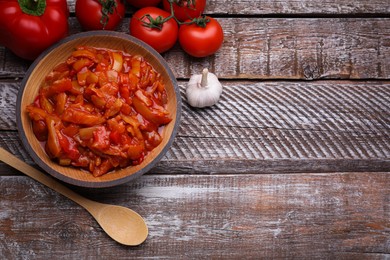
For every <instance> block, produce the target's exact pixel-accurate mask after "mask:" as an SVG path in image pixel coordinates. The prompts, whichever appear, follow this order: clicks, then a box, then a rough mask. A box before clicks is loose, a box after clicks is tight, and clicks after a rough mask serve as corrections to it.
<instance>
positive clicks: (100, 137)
mask: <svg viewBox="0 0 390 260" xmlns="http://www.w3.org/2000/svg"><path fill="white" fill-rule="evenodd" d="M92 147H93V148H95V149H98V150H105V149H107V148H108V147H110V138H109V133H108V132H107V130H106V128H105V127H104V126H99V127H96V128H95V130H94V131H93V143H92Z"/></svg>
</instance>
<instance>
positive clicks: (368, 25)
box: [0, 18, 390, 80]
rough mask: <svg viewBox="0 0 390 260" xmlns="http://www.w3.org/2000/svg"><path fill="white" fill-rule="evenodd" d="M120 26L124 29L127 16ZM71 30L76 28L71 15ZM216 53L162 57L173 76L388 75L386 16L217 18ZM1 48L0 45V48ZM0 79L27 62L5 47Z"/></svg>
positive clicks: (17, 73) (178, 52)
mask: <svg viewBox="0 0 390 260" xmlns="http://www.w3.org/2000/svg"><path fill="white" fill-rule="evenodd" d="M126 19H127V20H125V21H124V22H123V23H122V25H121V27H120V29H119V30H120V31H122V32H124V33H128V32H129V29H128V18H126ZM71 21H72V22H71V24H72V28H73V31H72V33H76V32H79V31H80V28H79V27H78V25H77V21H75V18H72V19H71ZM218 21H220V23H221V25H222V27H223V29H224V35H225V40H224V43H223V46H222V48H221V50H220V51H219V52H217V53H216V54H215V55H213V56H210V57H206V58H202V59H199V58H191V57H189V56H188V55H186V54H185V53H184V52H183V51H182V49H181V48H180V46H179V44H176V46H175V47H174V48H173V49H171V50H170V51H168V52H167V53H165V54H164V55H163V56H164V58H165V59H166V60H167V62H168V64H169V66H170V67H171V69H172V71H173V72H174V74H175V76H176V77H177V78H181V79H187V78H189V77H190V76H191V75H192V74H194V73H200V72H201V71H202V69H203V68H204V67H207V68H209V69H210V71H213V72H215V73H216V74H218V76H219V77H220V78H224V79H248V78H249V79H259V80H262V79H294V80H297V79H301V80H313V79H389V78H390V70H389V68H390V60H389V59H388V58H387V57H389V56H390V26H389V24H390V18H366V19H358V18H348V19H347V18H332V19H331V18H294V19H292V18H219V19H218ZM1 48H2V47H0V49H1ZM3 52H4V55H5V58H4V59H1V60H0V67H2V68H4V69H3V70H1V72H0V77H2V78H9V79H13V78H22V77H23V76H24V73H25V72H26V70H27V68H28V63H25V62H21V61H20V59H18V58H17V57H15V56H14V55H12V54H11V53H9V51H4V50H3Z"/></svg>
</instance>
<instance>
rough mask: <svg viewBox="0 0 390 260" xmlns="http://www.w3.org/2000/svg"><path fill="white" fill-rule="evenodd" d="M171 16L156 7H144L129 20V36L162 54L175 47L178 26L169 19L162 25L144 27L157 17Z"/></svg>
mask: <svg viewBox="0 0 390 260" xmlns="http://www.w3.org/2000/svg"><path fill="white" fill-rule="evenodd" d="M170 15H171V14H170V13H169V12H166V11H164V10H161V9H159V8H157V7H144V8H142V9H139V10H138V11H137V12H135V13H134V14H133V17H132V18H131V20H130V25H129V29H130V34H131V35H133V36H134V37H136V38H138V39H140V40H142V41H144V42H146V43H147V44H149V45H150V46H152V47H153V48H154V49H155V50H156V51H157V52H159V53H163V52H166V51H168V50H169V49H171V48H172V47H173V45H175V43H176V41H177V35H178V31H179V29H178V25H177V23H176V21H175V20H174V19H169V20H168V21H166V22H164V23H163V24H162V25H158V26H154V27H152V26H149V27H148V26H145V23H149V24H151V23H153V22H152V21H151V20H150V19H152V20H155V19H156V18H157V17H161V18H167V17H169V16H170Z"/></svg>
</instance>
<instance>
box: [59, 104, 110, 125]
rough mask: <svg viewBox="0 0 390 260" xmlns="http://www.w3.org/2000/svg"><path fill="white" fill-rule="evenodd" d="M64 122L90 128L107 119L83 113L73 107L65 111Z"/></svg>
mask: <svg viewBox="0 0 390 260" xmlns="http://www.w3.org/2000/svg"><path fill="white" fill-rule="evenodd" d="M62 120H64V121H66V122H70V123H75V124H80V125H88V126H94V125H98V124H101V123H103V122H104V121H105V119H104V118H103V117H101V116H98V115H93V114H91V113H89V112H87V111H82V110H79V109H75V108H72V107H69V108H67V109H65V111H64V113H63V114H62Z"/></svg>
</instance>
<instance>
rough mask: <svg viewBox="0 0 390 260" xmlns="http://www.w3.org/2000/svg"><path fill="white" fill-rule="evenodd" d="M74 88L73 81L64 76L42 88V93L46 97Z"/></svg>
mask: <svg viewBox="0 0 390 260" xmlns="http://www.w3.org/2000/svg"><path fill="white" fill-rule="evenodd" d="M72 88H73V85H72V81H71V80H70V79H69V78H62V79H59V80H56V81H54V82H53V84H51V85H48V86H45V87H44V88H42V89H41V93H42V94H43V95H45V96H46V97H51V96H53V95H55V94H58V93H62V92H65V91H68V90H71V89H72Z"/></svg>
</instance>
